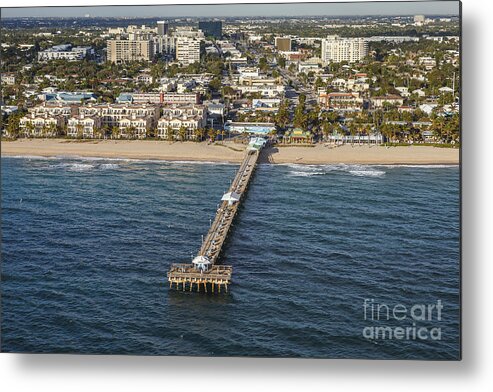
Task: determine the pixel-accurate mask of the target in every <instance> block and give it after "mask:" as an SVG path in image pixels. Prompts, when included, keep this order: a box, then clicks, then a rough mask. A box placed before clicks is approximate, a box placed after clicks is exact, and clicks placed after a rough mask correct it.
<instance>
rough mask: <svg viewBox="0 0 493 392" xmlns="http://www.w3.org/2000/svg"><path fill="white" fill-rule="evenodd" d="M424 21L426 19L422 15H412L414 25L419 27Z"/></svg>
mask: <svg viewBox="0 0 493 392" xmlns="http://www.w3.org/2000/svg"><path fill="white" fill-rule="evenodd" d="M425 20H426V18H425V16H424V15H414V23H415V24H417V25H418V26H421V25H422V24H423V23H425Z"/></svg>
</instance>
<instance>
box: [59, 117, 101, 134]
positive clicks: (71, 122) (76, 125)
mask: <svg viewBox="0 0 493 392" xmlns="http://www.w3.org/2000/svg"><path fill="white" fill-rule="evenodd" d="M101 126H102V121H101V117H99V116H91V117H86V116H84V115H79V116H76V117H71V118H69V119H68V121H67V136H69V137H79V136H82V137H83V138H88V139H91V138H93V137H95V136H97V135H96V130H98V129H100V128H101Z"/></svg>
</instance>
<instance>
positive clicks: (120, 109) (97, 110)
mask: <svg viewBox="0 0 493 392" xmlns="http://www.w3.org/2000/svg"><path fill="white" fill-rule="evenodd" d="M79 114H82V115H84V116H95V115H97V116H100V117H101V120H102V125H103V126H108V127H120V122H121V121H123V120H125V119H128V118H130V119H134V120H135V119H137V118H148V119H149V120H150V127H155V125H156V124H157V120H158V118H159V106H157V105H147V104H141V105H139V104H128V103H127V104H97V105H92V104H89V105H84V106H80V107H79ZM132 125H134V124H132ZM139 126H141V124H139ZM146 126H147V125H146Z"/></svg>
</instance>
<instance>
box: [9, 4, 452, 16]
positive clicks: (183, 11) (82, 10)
mask: <svg viewBox="0 0 493 392" xmlns="http://www.w3.org/2000/svg"><path fill="white" fill-rule="evenodd" d="M1 11H2V18H16V17H40V18H43V17H44V18H50V17H54V18H56V17H68V18H70V17H84V16H86V15H89V16H90V17H93V18H97V17H103V18H107V17H115V18H125V17H127V18H147V17H148V18H180V17H181V18H187V17H189V18H200V17H203V18H214V17H217V18H221V17H226V18H228V17H258V16H261V17H296V16H303V17H310V16H312V17H313V16H318V17H324V16H334V17H343V16H410V15H417V14H424V15H454V16H458V15H459V1H429V2H428V1H416V2H400V1H396V2H365V3H355V2H347V3H272V4H259V3H257V4H255V3H253V4H207V5H197V4H196V5H193V4H184V5H132V6H118V5H113V6H111V5H100V6H74V7H59V6H46V7H2V8H1ZM95 14H96V15H95Z"/></svg>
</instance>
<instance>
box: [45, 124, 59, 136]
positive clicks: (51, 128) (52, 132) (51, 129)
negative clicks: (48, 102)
mask: <svg viewBox="0 0 493 392" xmlns="http://www.w3.org/2000/svg"><path fill="white" fill-rule="evenodd" d="M47 131H48V134H49V136H50V137H53V136H56V133H57V125H56V124H55V123H50V124H49V125H48V129H47Z"/></svg>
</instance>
